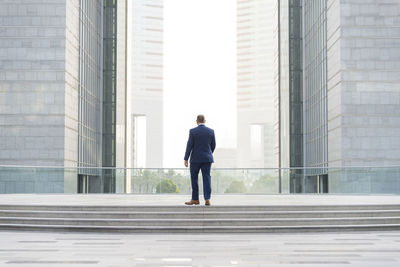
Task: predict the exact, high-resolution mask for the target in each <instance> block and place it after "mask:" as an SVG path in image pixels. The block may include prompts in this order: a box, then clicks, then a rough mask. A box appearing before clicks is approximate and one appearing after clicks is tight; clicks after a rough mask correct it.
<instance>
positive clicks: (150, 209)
mask: <svg viewBox="0 0 400 267" xmlns="http://www.w3.org/2000/svg"><path fill="white" fill-rule="evenodd" d="M0 210H41V211H46V210H47V211H114V212H115V211H122V212H129V211H131V212H154V211H155V212H177V211H181V212H205V211H207V212H209V211H214V212H220V211H232V212H240V211H256V212H261V211H340V210H345V211H349V210H350V211H355V210H379V211H382V210H400V204H399V205H258V206H253V205H252V206H246V205H229V206H220V205H218V206H215V205H214V206H209V207H207V206H204V205H198V206H185V205H176V206H164V205H159V206H153V205H142V206H139V205H137V206H135V205H127V206H113V205H96V206H93V205H91V206H85V205H72V206H68V205H0Z"/></svg>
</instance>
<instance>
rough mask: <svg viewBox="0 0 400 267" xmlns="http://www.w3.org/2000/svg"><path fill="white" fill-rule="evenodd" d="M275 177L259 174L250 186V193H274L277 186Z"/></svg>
mask: <svg viewBox="0 0 400 267" xmlns="http://www.w3.org/2000/svg"><path fill="white" fill-rule="evenodd" d="M276 183H277V179H276V177H272V176H269V175H264V176H261V177H260V178H259V179H258V180H256V181H255V182H254V183H253V185H252V187H251V188H250V192H251V193H263V194H265V193H276V192H275V189H276V187H277V184H276Z"/></svg>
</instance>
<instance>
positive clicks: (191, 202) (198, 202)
mask: <svg viewBox="0 0 400 267" xmlns="http://www.w3.org/2000/svg"><path fill="white" fill-rule="evenodd" d="M185 205H189V206H191V205H200V201H199V200H193V199H192V200H190V201H188V202H185Z"/></svg>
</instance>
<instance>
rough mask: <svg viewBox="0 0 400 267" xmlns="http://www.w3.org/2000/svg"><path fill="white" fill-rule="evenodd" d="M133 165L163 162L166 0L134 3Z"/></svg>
mask: <svg viewBox="0 0 400 267" xmlns="http://www.w3.org/2000/svg"><path fill="white" fill-rule="evenodd" d="M131 9H132V30H131V34H132V42H131V48H132V53H131V61H132V63H131V66H132V70H131V72H130V73H131V75H132V78H131V87H132V117H131V120H132V125H133V130H132V139H133V146H132V155H133V156H132V166H133V167H147V168H160V167H162V166H163V58H164V57H163V53H164V51H163V41H164V34H163V33H164V27H163V1H162V0H135V1H133V3H132V7H131Z"/></svg>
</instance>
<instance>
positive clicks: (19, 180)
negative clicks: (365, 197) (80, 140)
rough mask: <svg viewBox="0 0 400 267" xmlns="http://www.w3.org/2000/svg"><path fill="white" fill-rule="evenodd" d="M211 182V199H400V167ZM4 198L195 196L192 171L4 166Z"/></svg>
mask: <svg viewBox="0 0 400 267" xmlns="http://www.w3.org/2000/svg"><path fill="white" fill-rule="evenodd" d="M211 177H212V178H211V183H212V194H280V193H281V194H293V193H295V194H302V193H308V194H320V193H331V194H400V167H362V168H290V169H289V168H288V169H284V168H282V169H277V168H276V169H243V168H242V169H240V168H236V169H212V170H211ZM199 191H200V194H201V195H202V194H203V182H202V176H201V172H200V173H199ZM0 193H2V194H15V193H18V194H24V193H36V194H46V193H57V194H60V193H68V194H73V193H118V194H125V193H126V194H191V180H190V171H189V169H188V168H177V169H163V168H159V169H124V168H67V167H66V168H64V167H16V166H0Z"/></svg>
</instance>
